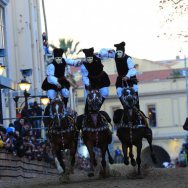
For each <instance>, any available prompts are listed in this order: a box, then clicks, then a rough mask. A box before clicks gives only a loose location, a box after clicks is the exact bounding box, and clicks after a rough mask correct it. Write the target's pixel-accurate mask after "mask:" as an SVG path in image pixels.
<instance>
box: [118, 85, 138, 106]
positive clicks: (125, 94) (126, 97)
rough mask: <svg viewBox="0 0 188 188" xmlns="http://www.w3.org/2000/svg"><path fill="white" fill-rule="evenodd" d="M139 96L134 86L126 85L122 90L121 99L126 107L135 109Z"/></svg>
mask: <svg viewBox="0 0 188 188" xmlns="http://www.w3.org/2000/svg"><path fill="white" fill-rule="evenodd" d="M137 100H138V99H137V96H136V93H135V91H134V89H133V88H132V87H125V88H123V90H122V96H121V101H122V104H123V107H124V109H133V107H134V106H135V105H136V103H137Z"/></svg>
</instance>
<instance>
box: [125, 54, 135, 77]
mask: <svg viewBox="0 0 188 188" xmlns="http://www.w3.org/2000/svg"><path fill="white" fill-rule="evenodd" d="M127 65H128V69H129V70H128V73H127V74H126V75H125V76H126V77H128V78H130V77H132V76H136V74H137V70H136V69H135V63H134V62H133V60H132V58H130V57H129V58H128V59H127Z"/></svg>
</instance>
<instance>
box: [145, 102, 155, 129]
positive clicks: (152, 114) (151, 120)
mask: <svg viewBox="0 0 188 188" xmlns="http://www.w3.org/2000/svg"><path fill="white" fill-rule="evenodd" d="M147 109H148V117H149V125H150V127H157V122H156V107H155V105H148V106H147Z"/></svg>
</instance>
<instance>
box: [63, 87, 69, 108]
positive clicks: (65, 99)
mask: <svg viewBox="0 0 188 188" xmlns="http://www.w3.org/2000/svg"><path fill="white" fill-rule="evenodd" d="M61 95H62V96H63V103H64V105H65V109H67V103H68V98H69V90H68V89H67V88H63V89H62V90H61ZM65 111H66V110H65Z"/></svg>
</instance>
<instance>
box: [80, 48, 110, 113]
mask: <svg viewBox="0 0 188 188" xmlns="http://www.w3.org/2000/svg"><path fill="white" fill-rule="evenodd" d="M82 51H83V53H84V54H85V57H86V60H85V61H84V62H83V63H82V65H81V74H82V81H83V83H84V85H85V89H86V91H87V92H88V90H89V89H90V88H92V89H99V92H100V93H101V95H102V103H101V106H102V104H103V102H104V100H105V99H106V97H108V95H109V90H108V87H109V86H110V79H109V77H108V75H107V73H106V72H105V71H104V70H103V64H102V63H101V59H100V58H99V57H97V56H96V55H95V54H94V48H89V49H83V50H82ZM101 106H100V107H101ZM85 113H86V114H87V113H88V103H87V101H86V104H85Z"/></svg>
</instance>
